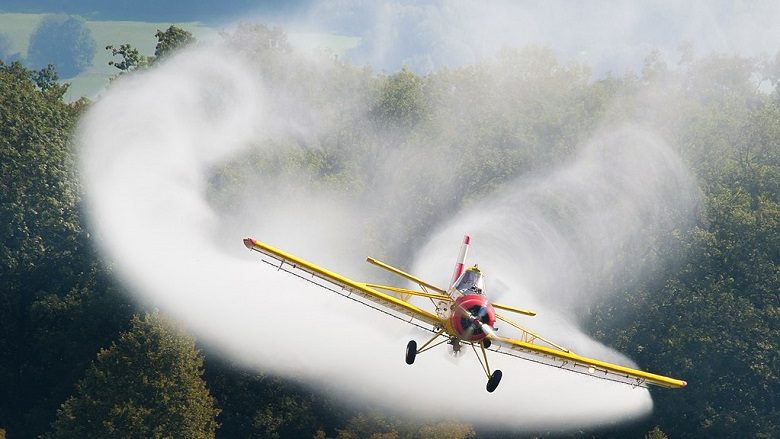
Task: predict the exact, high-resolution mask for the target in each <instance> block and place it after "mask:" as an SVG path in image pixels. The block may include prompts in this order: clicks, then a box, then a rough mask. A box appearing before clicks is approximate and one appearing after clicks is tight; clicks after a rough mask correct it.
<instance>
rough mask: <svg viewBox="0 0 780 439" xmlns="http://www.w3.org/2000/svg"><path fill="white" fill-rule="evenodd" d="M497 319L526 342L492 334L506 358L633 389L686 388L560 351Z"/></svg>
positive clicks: (674, 381)
mask: <svg viewBox="0 0 780 439" xmlns="http://www.w3.org/2000/svg"><path fill="white" fill-rule="evenodd" d="M499 318H500V319H501V320H503V321H505V322H507V323H509V324H510V325H512V326H514V327H516V328H518V329H519V330H520V331H521V332H522V333H523V338H524V339H525V340H517V339H513V338H506V337H500V336H497V335H493V336H491V339H492V340H493V341H496V342H497V343H496V344H497V345H498V346H497V348H496V349H494V350H496V351H498V352H503V353H508V354H509V355H513V356H517V357H520V358H524V359H527V360H532V361H536V362H540V363H543V364H547V365H550V366H555V367H558V368H561V369H566V370H570V371H574V372H579V373H583V374H586V375H591V376H595V377H597V378H604V379H607V380H610V381H618V382H622V383H626V384H632V385H635V386H644V387H646V386H647V384H653V385H656V386H661V387H668V388H678V387H685V386H687V385H688V383H686V382H685V381H683V380H679V379H676V378H670V377H666V376H663V375H657V374H654V373H650V372H645V371H642V370H637V369H632V368H630V367H625V366H620V365H618V364H612V363H607V362H606V361H601V360H596V359H593V358H588V357H583V356H582V355H577V354H575V353H574V352H571V351H569V350H568V349H566V348H563V347H561V346H559V345H557V344H555V343H553V342H551V341H549V340H546V339H544V338H542V337H541V336H539V335H538V334H535V333H533V332H531V331H529V330H527V329H525V328H522V327H520V326H518V325H517V324H515V323H514V322H511V321H509V320H508V319H505V318H503V317H499ZM537 340H539V341H542V342H544V343H546V344H548V345H549V346H541V345H539V344H536V343H534V341H537ZM504 349H508V350H509V351H511V352H508V351H504ZM491 350H493V349H491ZM528 355H531V356H532V358H529V357H528Z"/></svg>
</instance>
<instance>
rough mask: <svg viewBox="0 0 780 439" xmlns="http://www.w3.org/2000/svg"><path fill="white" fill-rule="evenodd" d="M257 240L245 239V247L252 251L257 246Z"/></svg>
mask: <svg viewBox="0 0 780 439" xmlns="http://www.w3.org/2000/svg"><path fill="white" fill-rule="evenodd" d="M255 242H256V241H255V239H254V238H244V246H246V248H248V249H249V250H252V247H254V246H255Z"/></svg>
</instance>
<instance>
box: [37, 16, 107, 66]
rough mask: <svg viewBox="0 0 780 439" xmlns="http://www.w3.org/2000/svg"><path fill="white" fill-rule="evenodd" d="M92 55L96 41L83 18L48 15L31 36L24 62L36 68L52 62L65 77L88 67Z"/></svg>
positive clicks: (93, 54)
mask: <svg viewBox="0 0 780 439" xmlns="http://www.w3.org/2000/svg"><path fill="white" fill-rule="evenodd" d="M94 57H95V40H94V39H93V38H92V33H91V32H90V30H89V29H88V28H87V27H86V22H85V21H84V19H83V18H81V17H78V16H72V15H70V16H69V15H47V16H46V17H44V18H43V20H41V23H40V24H39V25H38V27H37V28H36V29H35V31H34V32H33V34H32V35H31V36H30V46H29V48H28V49H27V63H28V64H29V65H31V66H34V67H36V68H41V67H45V66H46V65H48V64H53V65H54V66H55V67H56V68H57V71H58V72H59V73H60V75H62V76H63V77H65V78H72V77H74V76H76V75H78V74H79V73H81V72H82V71H84V69H86V68H87V67H89V66H90V65H91V64H92V59H93V58H94Z"/></svg>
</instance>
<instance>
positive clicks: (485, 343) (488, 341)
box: [482, 338, 493, 349]
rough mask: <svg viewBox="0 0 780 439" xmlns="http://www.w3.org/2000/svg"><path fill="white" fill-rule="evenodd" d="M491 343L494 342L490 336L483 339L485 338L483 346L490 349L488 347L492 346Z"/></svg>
mask: <svg viewBox="0 0 780 439" xmlns="http://www.w3.org/2000/svg"><path fill="white" fill-rule="evenodd" d="M491 344H493V343H491V342H490V339H489V338H486V339H483V340H482V346H484V347H485V349H488V348H490V345H491Z"/></svg>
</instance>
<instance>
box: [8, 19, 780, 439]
mask: <svg viewBox="0 0 780 439" xmlns="http://www.w3.org/2000/svg"><path fill="white" fill-rule="evenodd" d="M149 37H150V39H152V38H155V37H156V38H157V39H158V46H157V48H158V50H157V51H156V53H155V54H154V55H148V56H147V55H144V54H140V53H139V52H138V51H137V50H134V49H133V48H132V47H129V46H118V47H113V48H109V50H113V53H114V55H115V56H116V57H117V58H116V61H117V62H116V64H115V66H116V67H117V69H118V70H117V74H118V75H119V76H124V75H134V74H136V73H135V72H134V71H135V70H143V69H148V68H151V69H153V68H155V63H156V62H157V61H158V60H160V59H162V58H165V57H167V56H174V55H173V53H174V52H175V51H176V49H177V47H178V46H179V45H181V44H185V43H189V44H197V43H193V42H192V36H191V35H189V34H188V33H187V32H186V31H184V30H182V29H178V28H174V27H172V28H170V29H168V31H165V32H158V34H157V35H156V36H154V35H150V36H149ZM221 38H224V39H225V41H226V44H228V45H231V47H233V48H234V49H235V50H236V51H237V52H238V53H240V54H241V56H245V57H246V58H247V59H248V60H249V61H248V62H249V63H251V65H252V66H254V67H255V68H256V74H257V75H259V76H263V77H265V78H268V81H269V83H270V84H272V85H273V87H274V88H273V89H274V90H277V91H280V93H281V92H283V91H284V90H296V93H300V94H304V95H307V96H309V99H310V101H311V102H314V103H316V105H319V106H320V107H321V109H322V110H323V111H327V110H328V109H329V108H331V107H332V106H333V102H334V98H336V97H338V96H343V95H345V91H350V92H352V93H354V94H359V95H360V96H361V97H362V98H363V99H360V100H350V101H349V102H347V103H345V104H344V105H345V106H344V107H339V110H338V111H337V110H335V109H333V111H331V112H330V113H328V114H329V115H330V117H332V118H333V120H334V121H335V122H334V123H333V126H334V127H335V128H333V132H330V133H328V135H323V136H320V137H319V138H317V139H315V140H312V139H300V138H283V139H274V140H273V142H274V143H275V144H276V145H277V146H278V147H275V148H272V149H270V150H269V149H262V150H257V151H250V152H249V153H247V154H246V155H245V156H242V157H240V158H239V159H236V160H235V161H232V162H229V163H226V164H225V165H224V167H223V168H221V169H217V170H214V175H213V176H212V178H211V179H210V180H209V184H210V185H211V187H210V188H209V190H210V193H211V194H212V196H211V201H212V202H213V203H214V204H215V205H221V206H223V207H224V208H225V209H229V208H230V206H231V205H232V203H234V202H235V197H236V193H235V191H236V189H235V188H240V187H241V186H242V185H246V184H250V183H251V180H252V177H251V175H252V174H253V173H255V172H256V171H257V170H258V169H262V170H266V171H269V172H274V173H277V174H278V175H280V176H282V177H283V176H284V175H294V176H295V177H296V178H306V179H307V181H308V182H309V183H310V184H312V185H317V186H321V187H327V188H329V189H332V190H333V191H334V192H338V193H348V194H349V193H351V194H360V193H361V191H362V190H364V188H365V187H366V185H367V184H368V182H369V181H370V179H371V178H372V175H371V172H370V170H367V169H366V168H365V167H364V166H362V164H363V163H366V162H367V161H369V162H370V160H371V158H372V157H376V156H378V155H379V154H381V152H382V150H383V149H386V148H393V149H399V150H404V151H411V152H412V153H414V152H415V148H421V149H422V148H427V147H428V146H427V145H430V144H435V145H446V146H436V147H437V148H443V149H442V150H441V151H434V152H439V153H442V154H447V153H448V152H449V151H450V149H449V148H452V151H457V153H458V154H457V156H458V157H459V158H458V159H457V160H456V162H455V163H452V164H450V165H451V166H453V167H454V169H455V170H456V171H462V170H468V171H469V172H454V173H453V175H454V177H452V178H455V179H456V180H457V181H456V183H457V186H458V187H460V188H463V190H462V191H460V192H459V193H458V194H455V195H452V197H451V198H450V199H447V200H446V204H447V205H449V206H455V207H459V206H464V205H468V204H469V203H472V202H474V200H475V199H477V198H478V197H479V196H480V195H481V194H486V193H490V192H492V191H495V190H497V189H499V188H501V187H502V186H503V185H505V184H506V183H507V182H508V181H510V180H511V179H514V178H517V177H518V176H524V175H534V174H536V173H538V172H540V171H543V170H545V169H550V168H553V167H556V166H559V165H561V164H565V163H567V162H568V161H569V160H571V158H572V156H573V155H574V154H576V153H577V151H578V148H580V146H581V144H582V143H583V142H585V141H586V140H587V139H588V138H590V137H591V136H592V135H593V133H595V132H597V131H598V130H600V129H602V128H603V125H604V121H605V120H606V121H609V123H610V124H619V123H621V122H626V123H639V124H641V125H643V126H645V127H647V128H648V129H652V130H653V131H654V132H656V133H659V135H660V136H661V137H662V138H664V139H665V140H666V141H667V142H668V143H669V144H670V145H672V146H673V148H674V149H675V152H676V153H677V154H679V156H680V157H681V158H682V160H683V162H684V163H685V165H686V166H687V168H688V169H689V170H690V171H691V173H692V175H693V178H694V179H695V181H696V183H697V185H698V188H699V190H700V198H701V201H700V206H699V207H697V208H696V217H695V219H694V221H693V222H692V223H691V224H690V225H686V226H684V227H677V228H675V229H673V230H668V231H663V232H664V233H657V235H658V236H659V237H660V238H659V239H658V242H657V243H656V246H655V248H654V249H651V250H655V253H654V252H652V251H651V252H648V254H647V255H642V257H643V258H648V259H653V260H654V261H657V264H656V268H655V269H654V270H653V272H652V273H649V274H648V275H646V276H641V277H636V278H634V277H631V274H630V273H629V274H627V275H626V276H622V277H621V276H615V277H612V278H610V279H606V280H602V281H601V282H600V283H599V284H598V285H593V286H590V287H592V288H600V289H609V290H610V291H613V292H614V293H613V294H609V295H604V296H603V297H604V299H601V300H600V301H599V302H598V303H597V304H596V305H595V306H592V307H590V308H589V309H588V310H586V311H585V315H584V317H583V320H584V322H585V324H584V326H585V329H586V331H587V332H588V333H589V334H591V335H592V336H594V337H595V338H596V339H598V340H599V341H601V342H603V343H604V344H606V345H608V346H611V347H614V348H615V349H617V350H618V351H620V352H623V353H625V354H627V355H628V356H629V357H631V358H632V359H634V360H635V361H636V362H637V363H638V364H639V365H641V366H642V367H643V368H647V369H649V370H660V371H675V372H676V373H677V374H678V375H679V376H682V377H685V379H686V380H687V381H688V383H689V385H688V387H687V388H686V389H681V390H677V391H668V390H665V389H652V390H651V393H652V397H653V400H654V403H655V406H654V411H653V412H652V414H651V415H650V416H648V417H646V418H642V419H640V420H637V421H633V422H631V423H628V424H622V425H617V426H605V427H601V428H594V429H590V430H587V431H582V430H579V431H569V432H559V431H539V432H537V433H536V434H535V436H537V437H582V438H602V437H603V438H606V437H626V438H654V439H657V438H665V437H754V438H772V437H778V436H780V413H779V412H778V401H777V399H778V395H780V378H779V377H778V374H780V353H778V352H780V270H779V269H778V259H779V258H780V224H779V223H780V197H779V194H780V188H779V187H778V186H779V185H780V89H778V82H780V59H778V58H774V59H770V58H744V57H740V56H732V55H718V54H714V55H707V56H694V55H693V54H692V53H689V52H686V51H685V50H684V48H683V49H681V53H680V59H679V62H677V63H676V64H674V65H669V64H668V63H667V62H665V61H663V60H662V59H661V58H660V57H658V56H657V53H652V52H651V53H648V54H647V58H646V61H645V65H644V67H643V68H642V69H641V71H637V72H630V73H626V74H623V75H619V76H618V75H607V76H606V77H604V78H600V79H593V78H592V75H591V71H590V69H589V66H588V65H586V64H583V63H577V62H563V61H561V60H560V59H559V58H558V56H557V55H556V53H555V52H554V51H553V50H551V49H548V48H545V47H525V48H519V49H506V50H504V51H502V52H501V53H499V54H498V55H497V56H496V57H495V58H494V59H491V60H488V61H483V62H481V63H477V64H470V65H466V66H463V67H458V68H450V69H442V70H440V71H437V72H432V73H428V74H425V75H420V74H417V73H413V72H411V71H409V70H406V69H401V70H400V71H397V72H392V73H376V72H373V71H372V70H371V68H370V67H367V66H354V65H351V64H349V63H347V62H344V61H342V60H339V59H337V58H333V57H331V58H327V59H325V60H324V61H322V60H321V62H325V63H327V64H328V69H326V72H327V75H326V77H325V78H322V77H319V76H317V75H321V73H318V72H319V71H315V70H313V69H310V68H308V67H307V64H305V63H303V61H302V60H301V58H299V57H298V55H296V53H295V52H294V50H293V49H292V48H291V47H290V45H289V44H287V41H286V38H285V33H284V31H283V30H282V29H279V28H268V27H265V26H262V25H249V24H243V25H241V26H239V27H238V28H237V29H236V30H234V31H232V32H230V33H225V34H224V35H222V37H221ZM269 41H274V42H275V43H274V44H269V43H268V42H269ZM290 72H294V73H292V74H290ZM315 76H317V77H316V78H314V77H315ZM312 78H314V79H312ZM119 80H121V78H120V79H119ZM66 90H67V84H63V83H60V82H58V81H57V73H56V71H54V69H52V68H45V69H42V70H31V69H28V68H26V67H24V66H23V65H22V64H20V63H19V62H12V63H0V167H1V169H2V172H1V173H0V178H2V185H0V200H1V201H2V202H1V203H0V218H1V219H2V220H1V221H0V227H2V228H3V240H2V246H1V247H0V352H2V353H3V355H2V356H0V383H2V386H1V387H0V438H2V437H9V438H16V437H21V438H27V437H30V438H32V437H45V438H59V437H139V438H140V437H144V438H146V437H225V438H228V437H316V438H326V437H331V438H341V439H346V438H364V437H365V438H368V437H371V438H395V437H412V438H443V437H448V438H450V437H462V438H466V437H473V438H479V437H507V438H509V437H528V433H522V434H521V433H513V432H511V431H505V432H496V431H492V430H490V429H487V428H485V427H484V426H480V425H471V424H468V423H463V422H459V421H458V420H450V421H442V420H435V421H432V422H425V421H409V420H406V419H402V418H398V417H395V416H389V415H384V414H383V413H382V411H381V410H378V409H376V408H372V407H363V408H361V409H356V408H354V407H349V406H346V405H344V404H342V403H341V402H340V401H339V400H338V399H337V398H334V397H333V396H331V395H328V394H325V393H323V392H321V391H318V390H314V389H311V388H309V387H308V386H306V385H305V384H304V383H301V382H298V381H296V380H291V379H283V378H279V377H276V376H274V375H273V374H270V373H268V374H264V373H256V372H252V371H248V370H245V369H242V368H241V367H239V366H238V365H236V364H233V363H231V362H230V361H227V360H224V359H222V358H221V357H219V356H217V355H214V354H211V353H209V352H208V351H207V350H205V349H204V348H203V347H202V346H200V345H199V341H198V340H197V339H196V338H195V337H194V336H193V335H191V334H188V333H187V332H186V331H184V330H183V329H182V328H180V327H179V326H178V325H177V324H176V323H174V322H173V321H172V320H171V319H169V318H167V317H166V316H165V315H164V313H162V312H160V311H157V310H155V309H153V308H151V307H147V306H144V305H141V304H138V303H136V302H135V301H134V300H133V299H132V298H131V295H130V294H129V293H128V291H127V286H126V285H124V284H123V283H122V282H120V281H119V280H118V279H117V277H116V275H115V274H114V273H113V264H112V262H111V261H110V260H105V258H104V257H103V256H102V255H101V253H100V252H99V250H98V248H97V246H96V244H95V242H94V240H93V239H92V234H91V228H90V224H89V221H87V219H86V212H85V210H86V208H85V206H84V200H83V188H82V187H81V182H80V179H79V175H78V171H77V167H76V165H75V164H76V162H77V156H78V153H79V151H78V144H77V143H76V142H75V140H74V133H75V132H76V129H77V126H78V123H79V120H80V117H81V116H82V115H83V114H84V113H85V112H86V111H88V109H89V108H90V106H91V105H93V103H92V102H90V101H89V100H87V99H86V98H84V99H81V100H78V101H75V102H65V101H64V100H63V95H64V93H65V92H66ZM659 109H662V110H659ZM364 120H368V121H369V123H361V124H357V123H356V121H364ZM463 133H467V134H463ZM430 139H436V142H429V140H430ZM266 141H268V140H263V141H262V142H266ZM258 142H261V141H258ZM313 142H316V144H314V143H313ZM280 145H281V146H280ZM354 145H360V149H357V150H356V149H355V147H354ZM431 148H433V147H431ZM477 151H479V154H476V153H475V152H477ZM428 152H430V151H428ZM409 178H415V176H414V175H410V176H409ZM228 183H229V184H228ZM404 196H406V197H407V202H410V203H417V204H418V205H419V206H420V209H419V211H418V212H417V215H415V217H414V218H399V219H398V221H399V223H398V225H397V227H399V228H400V229H403V230H404V231H406V232H407V236H409V238H408V239H410V240H411V239H414V238H415V237H419V236H424V235H425V234H426V233H428V232H430V230H431V228H432V225H435V224H437V223H439V222H441V221H442V220H443V217H442V211H441V209H439V205H435V204H432V203H430V202H429V201H428V200H427V199H426V197H429V196H430V194H428V193H407V194H404ZM668 214H669V215H671V216H673V215H675V212H674V211H671V212H668ZM655 232H659V231H655ZM624 251H625V252H630V251H631V249H630V248H626V249H624ZM659 255H661V256H659ZM624 256H625V255H624ZM404 257H407V258H408V257H409V255H404V254H399V255H398V258H399V259H402V258H404ZM399 358H400V357H399Z"/></svg>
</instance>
